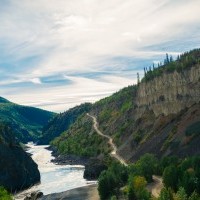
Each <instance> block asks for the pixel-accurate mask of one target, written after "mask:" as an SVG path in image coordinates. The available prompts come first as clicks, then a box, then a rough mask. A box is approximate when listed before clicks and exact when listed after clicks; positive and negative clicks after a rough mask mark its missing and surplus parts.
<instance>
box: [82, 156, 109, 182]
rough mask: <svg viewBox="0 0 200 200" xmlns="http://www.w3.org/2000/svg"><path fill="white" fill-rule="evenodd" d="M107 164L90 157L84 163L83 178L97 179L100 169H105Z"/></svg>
mask: <svg viewBox="0 0 200 200" xmlns="http://www.w3.org/2000/svg"><path fill="white" fill-rule="evenodd" d="M106 169H107V166H106V165H105V164H104V163H103V161H101V160H99V159H91V160H90V161H89V162H88V164H86V165H85V171H84V176H83V177H84V178H85V179H87V180H97V179H98V178H99V175H100V174H101V172H102V171H104V170H106Z"/></svg>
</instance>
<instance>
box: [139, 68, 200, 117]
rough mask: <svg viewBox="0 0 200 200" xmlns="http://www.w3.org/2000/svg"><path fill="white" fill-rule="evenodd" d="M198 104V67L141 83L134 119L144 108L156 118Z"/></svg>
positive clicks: (199, 72) (199, 88)
mask: <svg viewBox="0 0 200 200" xmlns="http://www.w3.org/2000/svg"><path fill="white" fill-rule="evenodd" d="M198 102H200V66H199V65H196V66H194V67H191V68H190V69H188V70H184V71H182V72H177V71H175V72H173V73H164V74H163V75H162V76H160V77H157V78H154V79H153V80H151V81H148V82H144V83H141V84H140V85H139V88H138V93H137V98H136V104H137V106H138V109H136V118H139V117H141V115H142V114H143V113H144V111H145V110H146V108H147V107H148V109H150V110H151V109H152V110H153V112H154V114H155V115H156V116H158V115H160V114H164V115H169V114H177V113H178V112H180V111H181V110H183V109H184V108H186V107H190V106H192V105H193V104H195V103H198Z"/></svg>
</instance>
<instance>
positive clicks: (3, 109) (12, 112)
mask: <svg viewBox="0 0 200 200" xmlns="http://www.w3.org/2000/svg"><path fill="white" fill-rule="evenodd" d="M54 115H55V114H54V113H52V112H48V111H45V110H41V109H38V108H33V107H28V106H21V105H17V104H14V103H12V102H9V101H7V100H6V99H4V98H0V122H3V123H6V124H8V125H9V126H10V127H11V128H12V129H13V130H14V132H15V136H16V137H17V138H18V140H19V141H20V142H27V141H30V140H33V141H36V140H37V139H38V137H39V136H40V135H41V133H42V128H43V126H44V125H45V124H47V123H48V121H49V120H50V119H51V118H52V117H53V116H54Z"/></svg>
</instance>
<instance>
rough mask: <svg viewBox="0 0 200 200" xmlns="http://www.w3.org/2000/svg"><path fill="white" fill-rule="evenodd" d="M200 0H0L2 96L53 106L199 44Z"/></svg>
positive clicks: (105, 89) (102, 93)
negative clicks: (166, 55)
mask: <svg viewBox="0 0 200 200" xmlns="http://www.w3.org/2000/svg"><path fill="white" fill-rule="evenodd" d="M199 8H200V1H199V0H162V1H161V0H59V1H58V0H34V1H33V0H20V1H16V0H0V22H1V23H0V96H2V97H4V98H7V99H9V100H10V101H13V102H15V103H18V104H23V105H28V106H35V107H39V108H42V109H47V110H50V111H55V112H62V111H65V110H67V109H69V108H71V107H73V106H76V105H79V104H81V103H83V102H95V101H97V100H99V99H101V98H104V97H106V96H109V95H111V94H112V93H114V92H116V91H118V90H119V89H121V88H123V87H125V86H128V85H132V84H135V83H136V74H137V72H139V73H140V77H142V76H143V68H144V67H148V66H150V65H152V63H158V62H159V61H162V60H163V59H164V57H165V54H166V53H168V54H170V55H172V56H173V57H174V58H176V56H177V55H178V54H181V53H182V52H185V51H189V50H191V49H194V48H199V47H200V31H199V30H200V12H199Z"/></svg>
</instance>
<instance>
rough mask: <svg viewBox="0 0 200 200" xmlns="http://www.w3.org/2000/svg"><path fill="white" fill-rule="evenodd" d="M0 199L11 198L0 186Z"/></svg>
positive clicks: (9, 199)
mask: <svg viewBox="0 0 200 200" xmlns="http://www.w3.org/2000/svg"><path fill="white" fill-rule="evenodd" d="M0 199H1V200H12V196H11V195H10V194H9V193H8V192H7V190H6V189H4V188H3V187H2V186H0Z"/></svg>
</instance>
